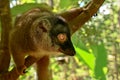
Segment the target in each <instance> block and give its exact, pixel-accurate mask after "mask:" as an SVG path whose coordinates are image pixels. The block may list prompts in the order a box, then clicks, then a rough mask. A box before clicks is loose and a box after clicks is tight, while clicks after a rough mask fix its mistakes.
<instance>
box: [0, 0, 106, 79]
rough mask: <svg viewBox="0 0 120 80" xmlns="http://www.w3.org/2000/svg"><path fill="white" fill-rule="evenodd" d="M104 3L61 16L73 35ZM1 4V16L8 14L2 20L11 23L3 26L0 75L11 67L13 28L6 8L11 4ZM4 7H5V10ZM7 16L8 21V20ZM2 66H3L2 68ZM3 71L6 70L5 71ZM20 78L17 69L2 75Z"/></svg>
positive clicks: (96, 2)
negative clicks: (9, 41)
mask: <svg viewBox="0 0 120 80" xmlns="http://www.w3.org/2000/svg"><path fill="white" fill-rule="evenodd" d="M104 1H105V0H92V1H90V2H89V3H88V4H87V5H86V6H85V7H82V8H75V9H72V10H69V11H66V12H64V13H60V14H59V15H60V16H62V17H63V18H65V19H66V21H67V22H68V23H69V25H70V29H71V31H72V34H73V33H74V32H76V31H77V30H78V29H79V28H80V27H82V25H83V24H85V22H87V21H88V20H89V19H90V18H91V17H92V16H93V15H94V14H95V13H96V12H97V11H98V9H99V8H100V6H101V5H102V4H103V2H104ZM0 2H1V3H0V14H1V13H2V14H3V13H6V14H4V15H2V16H1V19H2V21H3V20H5V22H6V23H9V25H8V24H6V25H2V28H3V29H2V31H3V33H4V35H3V34H2V36H3V37H2V43H3V44H4V47H5V48H3V49H2V50H3V53H2V54H1V53H0V54H1V55H2V58H0V70H1V71H0V73H1V72H5V71H7V69H8V66H9V60H10V55H9V52H8V46H7V45H8V33H9V30H10V27H11V26H10V25H11V18H10V13H9V8H6V7H5V6H8V5H9V3H8V2H9V0H0ZM3 3H4V4H3ZM6 3H7V4H6ZM1 4H2V5H1ZM3 7H5V9H4V8H3ZM1 8H2V9H3V10H7V11H8V12H4V11H2V10H1ZM6 16H7V18H8V19H7V18H6ZM8 20H9V21H8ZM2 23H4V22H2ZM5 29H6V30H5ZM1 55H0V56H1ZM43 59H44V60H46V61H47V62H48V63H49V58H43ZM3 60H4V61H6V63H5V62H4V67H6V68H4V67H3V64H2V61H3ZM26 61H27V59H26ZM31 62H32V61H31ZM33 62H34V61H33ZM37 63H38V64H39V65H37V67H38V72H39V74H38V76H39V75H40V74H41V73H42V71H41V69H39V68H41V65H40V63H41V60H39V61H38V62H37ZM25 65H28V66H30V65H32V64H31V63H30V64H29V62H26V63H25ZM46 65H48V64H46ZM1 66H2V68H1ZM44 68H45V70H47V68H46V67H44ZM2 69H4V70H5V71H4V70H2ZM18 77H19V74H17V72H16V68H14V69H13V70H11V71H10V72H8V73H5V74H2V75H0V80H8V79H9V80H17V78H18ZM46 77H47V76H46ZM39 80H41V79H40V78H39Z"/></svg>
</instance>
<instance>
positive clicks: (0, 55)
mask: <svg viewBox="0 0 120 80" xmlns="http://www.w3.org/2000/svg"><path fill="white" fill-rule="evenodd" d="M0 20H1V28H2V33H1V43H0V73H5V72H7V71H8V67H9V63H10V54H9V50H8V42H9V32H10V29H11V27H12V24H11V16H10V7H9V0H0Z"/></svg>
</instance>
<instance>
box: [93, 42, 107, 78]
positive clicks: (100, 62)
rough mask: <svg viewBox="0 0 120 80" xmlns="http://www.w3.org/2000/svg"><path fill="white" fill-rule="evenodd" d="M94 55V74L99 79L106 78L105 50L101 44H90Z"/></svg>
mask: <svg viewBox="0 0 120 80" xmlns="http://www.w3.org/2000/svg"><path fill="white" fill-rule="evenodd" d="M92 50H93V53H94V54H95V56H96V60H95V68H94V74H95V78H96V79H99V80H106V77H105V71H104V68H105V67H107V52H106V49H105V47H104V45H103V44H100V45H94V46H92Z"/></svg>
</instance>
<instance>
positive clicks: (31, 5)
mask: <svg viewBox="0 0 120 80" xmlns="http://www.w3.org/2000/svg"><path fill="white" fill-rule="evenodd" d="M34 7H40V8H45V9H47V10H50V11H51V10H52V8H51V7H50V6H48V5H47V4H45V3H41V4H37V3H25V4H23V5H17V6H15V7H13V8H12V9H11V13H12V16H16V15H17V14H22V13H24V12H25V11H27V10H29V9H32V8H34Z"/></svg>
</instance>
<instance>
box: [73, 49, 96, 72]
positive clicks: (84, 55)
mask: <svg viewBox="0 0 120 80" xmlns="http://www.w3.org/2000/svg"><path fill="white" fill-rule="evenodd" d="M75 50H76V53H77V54H76V57H77V58H79V59H82V60H83V61H84V63H86V64H87V66H88V67H89V68H90V69H92V70H94V64H95V57H94V55H93V54H92V53H88V52H86V51H84V50H82V49H80V48H78V47H75Z"/></svg>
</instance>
